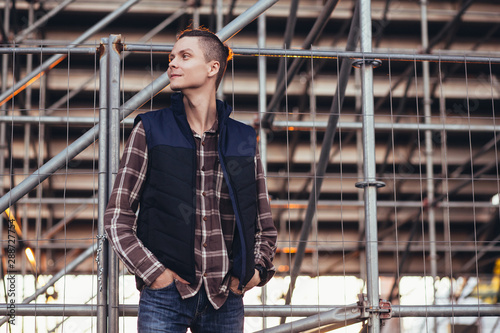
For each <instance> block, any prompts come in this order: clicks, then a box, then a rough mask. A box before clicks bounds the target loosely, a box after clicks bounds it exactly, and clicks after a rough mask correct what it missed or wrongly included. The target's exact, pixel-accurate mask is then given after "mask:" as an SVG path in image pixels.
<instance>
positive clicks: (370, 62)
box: [352, 59, 382, 68]
mask: <svg viewBox="0 0 500 333" xmlns="http://www.w3.org/2000/svg"><path fill="white" fill-rule="evenodd" d="M363 65H365V66H372V67H373V68H377V67H380V66H381V65H382V60H380V59H356V60H354V61H353V62H352V67H354V68H361V67H363Z"/></svg>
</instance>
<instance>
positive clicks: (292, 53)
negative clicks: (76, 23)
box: [124, 44, 500, 63]
mask: <svg viewBox="0 0 500 333" xmlns="http://www.w3.org/2000/svg"><path fill="white" fill-rule="evenodd" d="M124 47H125V50H126V51H136V52H170V51H172V47H173V45H172V44H166V45H140V44H126V45H124ZM232 50H233V52H234V54H235V55H246V56H287V57H306V58H311V57H315V58H332V59H337V58H351V59H391V60H404V61H408V60H410V61H413V60H416V61H432V62H439V61H441V62H460V63H462V62H464V61H467V62H468V63H489V62H491V63H500V56H498V55H497V56H492V57H486V56H469V55H451V54H446V53H444V52H443V53H442V54H439V55H435V54H414V53H413V54H409V53H389V52H387V53H382V52H354V51H341V50H338V51H332V50H303V49H300V50H299V49H286V50H285V49H271V48H240V47H235V48H233V49H232Z"/></svg>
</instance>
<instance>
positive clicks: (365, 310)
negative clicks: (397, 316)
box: [358, 294, 392, 320]
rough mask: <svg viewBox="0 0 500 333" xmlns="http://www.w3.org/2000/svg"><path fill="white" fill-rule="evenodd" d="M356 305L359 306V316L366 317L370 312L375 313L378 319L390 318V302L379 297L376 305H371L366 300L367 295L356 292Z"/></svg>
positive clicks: (368, 316)
mask: <svg viewBox="0 0 500 333" xmlns="http://www.w3.org/2000/svg"><path fill="white" fill-rule="evenodd" d="M358 305H359V308H360V313H361V315H360V318H365V319H368V318H370V314H375V313H377V314H378V315H379V318H380V319H384V320H385V319H391V318H392V305H391V302H389V301H387V300H385V299H380V300H379V303H378V307H376V308H375V307H373V306H371V305H370V304H369V302H368V297H367V295H366V294H358Z"/></svg>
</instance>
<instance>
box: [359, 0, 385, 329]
mask: <svg viewBox="0 0 500 333" xmlns="http://www.w3.org/2000/svg"><path fill="white" fill-rule="evenodd" d="M359 13H360V17H359V23H360V30H361V31H360V35H361V52H371V51H372V22H371V4H370V1H369V0H360V11H359ZM360 69H361V88H362V89H361V92H362V95H361V104H362V111H363V114H362V122H363V173H364V179H363V181H362V182H359V183H358V184H357V186H358V187H361V188H364V200H365V239H366V280H367V281H366V282H367V283H366V286H367V288H366V290H367V301H368V308H369V309H370V311H369V314H370V317H369V319H368V332H369V333H379V332H380V317H379V312H378V311H379V297H380V296H379V294H380V293H379V281H378V277H379V271H378V249H377V245H378V238H377V187H379V186H382V183H381V182H377V181H376V178H375V177H376V172H377V171H376V163H375V126H374V123H375V121H374V112H373V110H374V108H373V59H367V58H365V57H363V62H362V64H361V66H360Z"/></svg>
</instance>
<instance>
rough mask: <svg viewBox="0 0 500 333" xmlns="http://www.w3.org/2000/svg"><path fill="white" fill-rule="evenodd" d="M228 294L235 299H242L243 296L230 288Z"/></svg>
mask: <svg viewBox="0 0 500 333" xmlns="http://www.w3.org/2000/svg"><path fill="white" fill-rule="evenodd" d="M229 293H230V294H233V295H234V296H236V297H243V295H244V293H243V292H240V291H239V290H238V291H234V290H233V289H232V288H229Z"/></svg>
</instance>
